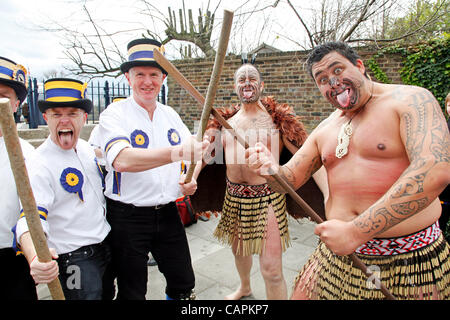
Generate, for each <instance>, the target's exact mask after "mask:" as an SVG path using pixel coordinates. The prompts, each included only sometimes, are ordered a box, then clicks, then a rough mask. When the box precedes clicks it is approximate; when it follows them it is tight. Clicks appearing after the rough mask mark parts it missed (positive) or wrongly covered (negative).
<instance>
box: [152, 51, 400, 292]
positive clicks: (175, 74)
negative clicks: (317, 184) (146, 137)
mask: <svg viewBox="0 0 450 320" xmlns="http://www.w3.org/2000/svg"><path fill="white" fill-rule="evenodd" d="M154 53H155V54H154V57H155V60H156V61H157V62H158V63H159V64H160V65H161V66H162V67H163V68H164V70H166V71H167V72H168V73H169V74H170V76H171V77H172V78H173V79H174V80H175V81H176V82H177V83H178V84H179V85H180V86H181V87H183V88H184V89H185V90H186V91H187V92H188V93H189V94H190V95H191V96H192V97H193V98H194V99H195V100H197V102H198V103H199V104H201V105H203V104H204V102H205V98H204V97H203V96H202V95H201V93H200V92H199V91H198V90H197V89H196V88H195V87H194V86H193V85H192V84H191V83H190V82H189V80H187V79H186V78H185V77H184V76H183V74H182V73H181V72H180V71H179V70H178V69H177V68H176V67H175V66H174V65H173V64H172V63H171V62H170V61H169V60H167V59H166V58H165V57H164V56H163V55H162V54H161V53H159V51H156V50H155V51H154ZM211 113H212V115H213V116H214V117H215V118H216V119H217V121H218V122H219V123H220V124H221V125H222V126H223V127H224V128H226V129H228V130H229V131H228V132H229V133H231V134H232V135H233V136H234V137H235V138H236V140H237V141H238V142H239V143H240V144H241V145H242V146H243V147H244V148H245V149H248V148H249V146H248V143H247V142H246V141H245V139H243V138H242V137H241V136H240V135H239V134H238V133H237V132H236V131H235V130H234V129H233V128H232V127H231V126H230V124H229V123H228V122H227V121H226V120H225V119H224V118H223V117H222V115H221V114H220V113H219V112H218V111H217V110H216V109H215V108H212V109H211ZM273 177H274V179H275V180H276V181H277V182H278V183H279V184H280V185H281V186H282V187H283V188H284V190H286V192H287V193H289V195H290V196H291V197H292V199H293V200H294V201H295V202H296V203H297V204H298V205H299V206H300V207H302V208H303V209H304V210H305V212H306V214H307V215H308V216H309V217H310V218H311V219H312V220H314V221H315V222H316V223H322V222H323V219H322V218H321V217H320V216H319V215H318V214H317V213H316V212H315V211H314V210H313V209H312V208H311V207H310V206H309V205H308V204H307V203H306V202H305V201H304V200H303V199H302V198H301V197H300V196H299V195H298V194H297V192H295V190H294V189H293V188H292V187H291V186H290V185H289V183H287V182H286V181H285V179H284V178H283V177H281V176H280V175H279V174H278V173H274V174H273ZM349 258H350V259H351V260H352V262H353V263H354V264H355V266H357V267H358V268H359V269H361V271H362V272H363V273H364V274H365V275H366V276H367V277H368V278H370V277H371V276H372V275H373V273H372V271H371V270H370V269H368V268H367V266H366V265H365V264H364V263H363V262H362V261H361V259H359V258H358V257H357V256H356V255H355V254H354V253H352V254H350V255H349ZM372 282H373V283H374V284H375V283H377V284H379V286H380V290H381V292H383V294H384V295H385V296H386V298H387V299H389V300H395V297H394V296H393V295H392V294H391V292H390V291H389V290H388V289H387V288H386V286H385V285H384V284H383V283H381V281H380V280H379V279H378V278H377V277H375V276H374V277H373V280H372Z"/></svg>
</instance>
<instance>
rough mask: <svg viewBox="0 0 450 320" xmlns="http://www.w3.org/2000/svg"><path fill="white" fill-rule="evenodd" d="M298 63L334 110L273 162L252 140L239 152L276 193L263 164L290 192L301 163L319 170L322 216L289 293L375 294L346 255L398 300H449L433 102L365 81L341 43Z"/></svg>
mask: <svg viewBox="0 0 450 320" xmlns="http://www.w3.org/2000/svg"><path fill="white" fill-rule="evenodd" d="M307 68H308V71H309V73H310V75H311V76H312V77H313V79H314V81H315V83H316V85H317V87H318V88H319V90H320V92H321V93H322V95H323V96H324V97H326V98H327V99H328V101H329V102H330V103H331V104H332V105H333V106H334V107H335V108H336V111H335V112H333V113H332V114H331V115H330V116H329V117H328V118H327V119H326V120H324V121H323V122H322V123H321V124H320V125H319V126H318V127H317V128H316V129H315V130H314V131H313V132H312V133H311V135H310V136H309V137H308V139H307V140H306V142H305V143H304V144H303V146H302V148H300V150H299V151H298V152H297V153H296V154H295V155H294V156H293V158H292V159H291V160H290V161H289V162H288V163H287V164H286V165H284V166H282V167H279V166H278V165H277V164H276V163H275V162H274V161H273V160H272V156H271V154H270V152H269V151H268V149H267V148H266V147H265V146H264V145H262V144H257V145H256V146H255V147H254V148H251V149H249V150H248V152H247V154H246V157H247V158H246V159H247V162H248V163H249V166H250V168H252V169H253V170H254V172H255V173H258V174H261V175H262V176H263V177H265V178H266V179H267V180H268V182H269V184H270V186H271V187H272V188H274V190H277V191H278V192H283V190H280V189H279V187H278V188H277V186H276V184H277V183H276V182H275V181H274V180H273V179H272V178H271V176H270V175H268V170H267V168H271V169H272V170H274V171H275V172H278V173H279V174H280V175H282V176H284V177H285V179H286V180H287V181H288V182H289V183H290V184H291V185H292V186H293V187H294V189H295V188H298V187H299V186H300V185H301V184H302V182H303V181H304V180H305V178H307V177H308V176H309V175H310V174H311V171H310V168H311V167H315V168H320V167H321V166H322V165H323V166H324V167H325V168H326V171H327V177H328V185H329V198H328V201H327V204H326V217H327V221H325V222H323V223H321V224H319V225H317V226H316V229H315V233H316V234H317V235H318V236H319V237H320V242H319V245H318V247H317V249H316V251H315V252H314V253H313V255H312V256H311V258H310V259H309V261H308V262H307V263H306V264H305V265H304V267H303V269H302V270H301V271H300V274H299V276H298V277H297V279H296V284H295V288H294V293H293V295H292V299H308V298H313V299H382V298H383V294H382V292H381V291H380V290H377V289H379V286H377V285H372V283H371V282H369V281H367V278H366V277H365V276H364V275H363V274H362V272H361V271H360V269H358V268H356V267H355V266H353V265H352V263H351V262H350V260H349V258H348V257H346V256H345V255H348V254H350V253H353V252H356V254H357V256H358V257H359V258H360V259H361V260H362V261H363V262H364V263H365V264H366V265H367V266H368V267H369V269H370V270H371V271H373V272H374V274H375V275H376V276H378V277H379V279H380V280H381V282H382V283H384V285H385V286H386V287H387V288H388V289H389V290H390V291H391V292H392V294H393V295H394V296H395V297H396V298H398V299H449V298H450V260H449V246H448V244H447V242H446V241H445V239H444V238H443V235H442V232H441V230H440V228H439V225H438V223H437V221H438V219H439V216H440V215H441V206H440V203H439V200H438V195H439V194H440V192H442V190H443V189H444V188H445V187H446V186H447V185H448V183H449V182H450V165H449V150H450V148H449V133H448V130H447V127H446V124H445V119H444V116H443V114H442V110H441V108H440V107H439V104H438V102H437V101H436V99H435V98H434V97H433V95H432V94H431V93H430V92H429V91H428V90H426V89H423V88H419V87H415V86H406V85H392V84H382V83H377V82H374V81H372V80H371V79H370V78H369V77H368V76H367V75H366V68H365V66H364V64H363V62H362V61H361V59H360V57H359V55H358V54H357V53H356V52H355V51H354V50H353V49H352V48H350V47H349V46H348V45H346V44H345V43H342V42H330V43H326V44H323V45H320V46H318V47H316V48H314V49H313V50H312V52H311V53H310V55H309V57H308V60H307Z"/></svg>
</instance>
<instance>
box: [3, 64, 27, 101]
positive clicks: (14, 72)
mask: <svg viewBox="0 0 450 320" xmlns="http://www.w3.org/2000/svg"><path fill="white" fill-rule="evenodd" d="M0 83H2V84H4V85H6V86H8V87H11V88H13V89H14V91H15V92H16V95H17V98H19V100H20V103H22V102H23V101H24V100H25V98H26V97H27V93H28V74H27V69H25V67H24V66H22V65H20V64H16V63H15V62H14V61H12V60H9V59H7V58H4V57H0Z"/></svg>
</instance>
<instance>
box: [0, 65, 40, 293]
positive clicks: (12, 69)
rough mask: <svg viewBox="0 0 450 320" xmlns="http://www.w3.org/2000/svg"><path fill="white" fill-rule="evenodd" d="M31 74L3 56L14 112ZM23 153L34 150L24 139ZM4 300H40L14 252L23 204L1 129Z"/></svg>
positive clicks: (5, 93)
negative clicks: (20, 200)
mask: <svg viewBox="0 0 450 320" xmlns="http://www.w3.org/2000/svg"><path fill="white" fill-rule="evenodd" d="M26 85H27V71H26V69H25V68H24V67H22V66H21V65H18V64H16V63H15V62H13V61H11V60H9V59H7V58H3V57H0V98H8V99H9V102H10V105H11V112H13V113H14V112H16V110H17V108H18V107H19V105H20V104H21V103H22V102H23V101H24V100H25V98H26V96H27V87H26ZM20 145H21V147H22V152H23V154H24V156H25V158H27V157H28V156H29V154H30V153H31V152H32V151H33V149H34V148H33V146H31V145H30V144H29V143H28V142H26V141H25V140H22V139H20ZM0 177H1V179H2V183H1V184H0V202H1V203H2V211H1V213H0V283H1V286H0V300H5V299H7V300H16V299H21V300H36V299H37V294H36V286H35V284H34V281H33V279H32V278H31V275H30V268H29V267H28V263H27V261H26V259H25V257H24V256H23V255H22V254H18V255H16V252H15V250H14V249H13V233H12V232H11V228H13V227H14V225H15V223H16V222H17V219H18V218H19V210H20V202H19V196H18V195H17V190H16V182H15V181H14V176H13V173H12V171H11V165H10V162H9V157H8V152H7V150H6V147H5V142H4V139H3V133H2V132H1V130H0Z"/></svg>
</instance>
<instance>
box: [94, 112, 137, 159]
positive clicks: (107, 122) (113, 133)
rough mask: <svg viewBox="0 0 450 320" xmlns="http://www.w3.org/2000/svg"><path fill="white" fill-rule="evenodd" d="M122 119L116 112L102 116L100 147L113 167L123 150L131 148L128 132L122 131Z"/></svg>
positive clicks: (103, 113)
mask: <svg viewBox="0 0 450 320" xmlns="http://www.w3.org/2000/svg"><path fill="white" fill-rule="evenodd" d="M122 121H123V120H122V119H121V118H120V116H119V115H118V114H117V113H115V112H114V110H105V111H104V112H102V114H101V115H100V122H99V132H98V134H99V136H100V147H101V149H102V151H103V155H104V156H105V158H106V162H107V163H108V164H109V165H110V166H111V167H112V164H113V162H114V160H115V159H116V157H117V155H118V154H119V152H120V151H122V149H124V148H127V147H130V146H131V145H130V139H129V138H128V134H127V132H126V131H125V130H124V129H122V127H123V125H122Z"/></svg>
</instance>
